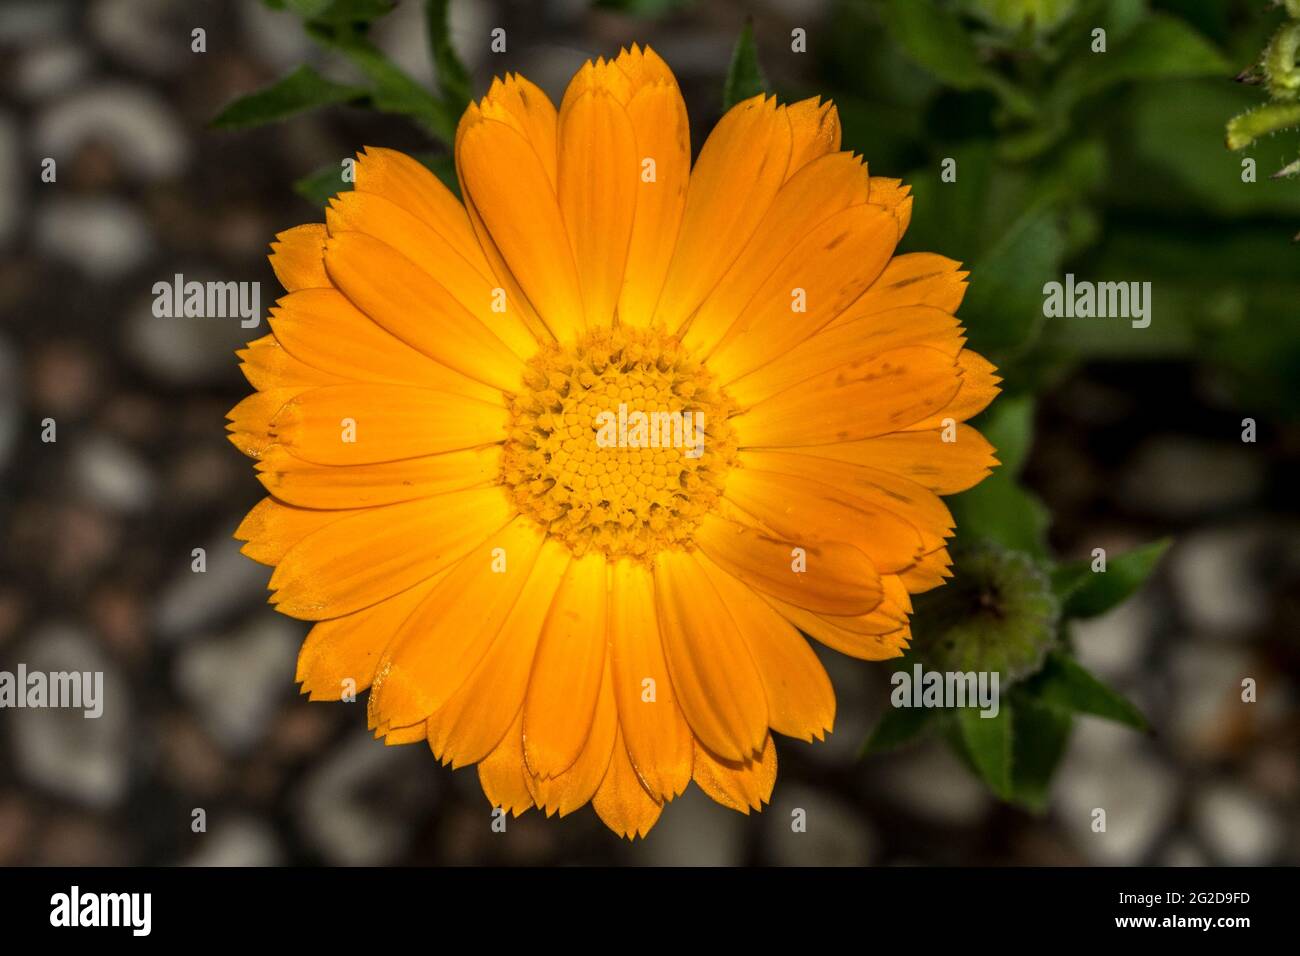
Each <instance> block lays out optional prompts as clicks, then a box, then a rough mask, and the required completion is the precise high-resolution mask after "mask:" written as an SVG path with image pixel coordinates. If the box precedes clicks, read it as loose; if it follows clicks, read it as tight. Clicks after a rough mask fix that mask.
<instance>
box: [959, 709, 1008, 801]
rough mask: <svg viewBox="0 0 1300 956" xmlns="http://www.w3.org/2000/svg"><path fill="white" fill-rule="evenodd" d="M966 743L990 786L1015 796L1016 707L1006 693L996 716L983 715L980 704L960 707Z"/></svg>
mask: <svg viewBox="0 0 1300 956" xmlns="http://www.w3.org/2000/svg"><path fill="white" fill-rule="evenodd" d="M956 714H957V727H958V731H959V733H960V735H961V742H962V746H963V747H964V749H965V751H966V754H967V756H969V757H970V761H971V764H972V765H973V766H974V767H975V770H976V772H977V773H978V774H979V775H980V777H981V779H983V781H984V782H985V783H986V784H988V786H989V789H990V790H992V791H993V792H994V793H995V794H997V795H998V797H1000V798H1001V799H1003V800H1006V799H1008V798H1010V796H1011V767H1012V755H1013V751H1012V740H1013V737H1014V731H1013V718H1012V715H1013V711H1012V707H1011V699H1010V697H1004V698H1003V699H1002V701H1001V706H1000V707H999V708H998V713H997V716H996V717H981V716H980V710H979V708H977V707H962V708H960V709H959V710H957V711H956Z"/></svg>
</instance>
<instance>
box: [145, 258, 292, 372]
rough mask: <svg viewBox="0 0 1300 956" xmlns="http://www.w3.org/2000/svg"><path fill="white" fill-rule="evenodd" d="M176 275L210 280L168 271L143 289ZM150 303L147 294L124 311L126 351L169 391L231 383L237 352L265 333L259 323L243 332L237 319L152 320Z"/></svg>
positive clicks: (202, 276) (197, 275)
mask: <svg viewBox="0 0 1300 956" xmlns="http://www.w3.org/2000/svg"><path fill="white" fill-rule="evenodd" d="M176 271H181V274H182V275H184V276H185V281H187V282H188V281H191V280H193V281H197V282H206V281H208V280H209V279H210V278H211V276H209V275H203V274H198V273H193V274H192V273H191V272H190V270H167V271H166V272H165V273H164V274H162V275H157V276H152V277H151V278H150V279H149V280H147V281H146V282H143V283H141V284H142V285H143V286H148V287H149V288H152V286H153V283H154V282H169V283H170V282H173V281H174V279H173V276H174V275H175V272H176ZM233 278H234V277H233V276H232V277H227V279H225V280H222V281H228V279H233ZM153 301H154V300H153V296H152V294H151V295H150V296H149V297H148V298H141V299H138V300H136V301H135V302H134V303H133V304H132V305H131V306H130V307H129V308H128V310H127V318H126V329H125V345H126V349H127V352H128V353H129V354H130V356H131V358H132V360H133V361H135V362H136V363H137V364H138V365H140V366H141V367H143V368H144V369H146V370H147V371H148V372H149V373H150V374H152V375H154V376H155V377H156V378H158V379H160V380H161V381H164V382H167V383H169V384H172V385H195V384H200V383H203V384H221V383H229V382H231V381H233V380H234V379H235V378H238V375H239V373H238V372H237V371H236V369H237V368H238V365H239V359H238V358H237V357H236V355H235V351H236V350H237V349H240V348H243V347H244V345H246V344H247V343H248V342H250V341H252V340H253V339H256V338H260V337H261V336H262V335H265V334H266V332H267V331H268V329H267V327H266V325H265V323H261V322H259V324H258V327H257V328H249V329H245V328H243V327H242V326H241V325H240V320H239V319H238V318H196V317H185V316H181V317H177V318H166V317H159V316H156V315H154V314H153ZM264 305H266V306H269V305H270V303H269V302H264ZM261 318H263V319H264V318H265V316H261Z"/></svg>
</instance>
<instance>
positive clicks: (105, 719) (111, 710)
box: [4, 624, 131, 810]
mask: <svg viewBox="0 0 1300 956" xmlns="http://www.w3.org/2000/svg"><path fill="white" fill-rule="evenodd" d="M18 660H21V661H22V662H23V663H25V664H26V665H27V672H28V673H29V674H30V673H33V672H43V673H46V674H49V673H51V672H58V671H79V672H86V671H89V672H92V673H101V674H102V675H103V684H102V691H101V693H102V701H101V705H102V712H101V714H100V716H99V717H87V716H85V711H84V709H73V708H61V709H54V708H43V709H26V708H24V709H15V710H9V711H6V712H5V714H4V723H5V725H6V726H7V727H8V730H9V733H10V735H11V737H10V739H11V741H12V746H13V755H14V765H15V767H16V769H17V771H18V776H19V778H20V779H21V780H23V781H25V782H26V783H28V784H30V785H32V786H35V787H38V788H41V789H43V790H46V791H48V792H49V793H52V794H55V795H57V796H59V797H63V798H66V799H69V800H73V801H75V802H76V803H79V804H82V805H84V806H87V807H91V808H94V809H101V810H102V809H108V808H111V807H113V806H115V805H116V804H118V803H119V802H120V801H121V799H122V797H123V796H124V795H125V794H126V790H127V785H128V782H129V777H130V764H129V757H130V752H131V730H130V728H131V701H130V699H129V691H128V687H127V685H126V682H125V681H124V680H123V679H122V678H121V676H120V675H119V673H118V671H117V669H116V668H115V667H114V666H113V663H112V661H111V660H110V659H109V658H108V657H107V656H106V655H105V654H104V652H103V650H102V649H101V648H100V647H99V645H97V644H96V643H95V642H94V641H93V640H91V639H90V638H89V637H88V636H87V635H85V634H84V633H82V632H81V631H78V630H75V629H74V628H72V627H70V626H67V625H62V624H51V625H46V626H45V627H43V628H41V629H40V630H38V631H37V632H36V633H35V634H34V635H33V636H32V637H31V638H30V639H29V640H28V641H27V642H26V643H25V644H24V645H23V646H22V649H21V653H20V654H19V656H18Z"/></svg>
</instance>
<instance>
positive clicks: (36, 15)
mask: <svg viewBox="0 0 1300 956" xmlns="http://www.w3.org/2000/svg"><path fill="white" fill-rule="evenodd" d="M71 20H72V4H71V3H70V2H69V0H7V2H6V3H5V5H4V16H2V17H0V42H3V43H12V44H15V45H17V44H21V43H31V42H34V41H37V40H44V39H48V38H49V37H51V36H54V35H57V34H60V33H63V32H65V31H66V30H67V29H68V27H69V25H70V24H71Z"/></svg>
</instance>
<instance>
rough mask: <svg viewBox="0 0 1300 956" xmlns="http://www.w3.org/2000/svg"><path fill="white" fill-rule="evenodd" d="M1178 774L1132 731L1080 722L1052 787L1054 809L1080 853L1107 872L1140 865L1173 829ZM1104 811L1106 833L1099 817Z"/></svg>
mask: <svg viewBox="0 0 1300 956" xmlns="http://www.w3.org/2000/svg"><path fill="white" fill-rule="evenodd" d="M1178 792H1179V784H1178V779H1177V777H1176V776H1175V774H1174V772H1173V771H1172V770H1171V769H1170V768H1169V767H1168V766H1167V765H1166V764H1165V763H1164V762H1163V761H1162V760H1161V759H1160V757H1159V756H1158V755H1157V754H1156V753H1155V752H1154V750H1153V749H1152V748H1151V746H1150V745H1149V744H1147V743H1146V742H1145V741H1144V740H1143V739H1142V738H1141V737H1139V736H1138V735H1137V734H1135V733H1134V732H1133V731H1132V730H1130V729H1128V728H1126V727H1122V726H1119V725H1117V724H1112V723H1107V722H1105V721H1101V720H1097V719H1094V718H1089V717H1085V718H1081V719H1080V720H1078V721H1076V724H1075V730H1074V734H1073V736H1072V739H1071V744H1070V749H1069V751H1068V753H1067V754H1066V757H1065V760H1064V761H1062V765H1061V768H1060V770H1059V771H1058V772H1057V775H1056V779H1055V781H1053V786H1052V808H1053V811H1054V815H1055V816H1056V817H1057V818H1058V819H1059V820H1060V821H1061V824H1062V826H1063V828H1064V829H1065V832H1066V833H1067V834H1068V835H1069V836H1070V838H1071V840H1072V842H1073V844H1074V846H1075V848H1076V849H1077V850H1078V851H1079V852H1080V853H1082V854H1083V855H1084V856H1085V857H1087V858H1088V859H1089V860H1090V861H1091V862H1093V863H1096V864H1101V865H1107V866H1132V865H1137V864H1139V863H1141V862H1142V861H1143V860H1144V859H1146V857H1147V855H1148V854H1149V853H1151V851H1152V850H1153V849H1154V847H1155V844H1156V841H1157V840H1158V839H1159V838H1160V836H1161V834H1162V833H1163V832H1164V831H1165V829H1166V828H1167V827H1168V826H1169V823H1170V821H1171V820H1172V818H1173V813H1174V809H1175V807H1176V805H1177V801H1178ZM1098 809H1100V810H1104V811H1105V814H1106V816H1105V827H1106V828H1105V831H1104V832H1095V831H1094V830H1093V826H1094V819H1095V817H1094V813H1095V811H1096V810H1098Z"/></svg>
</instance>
